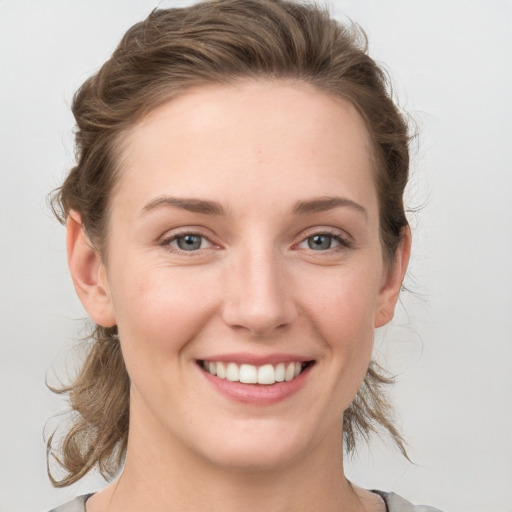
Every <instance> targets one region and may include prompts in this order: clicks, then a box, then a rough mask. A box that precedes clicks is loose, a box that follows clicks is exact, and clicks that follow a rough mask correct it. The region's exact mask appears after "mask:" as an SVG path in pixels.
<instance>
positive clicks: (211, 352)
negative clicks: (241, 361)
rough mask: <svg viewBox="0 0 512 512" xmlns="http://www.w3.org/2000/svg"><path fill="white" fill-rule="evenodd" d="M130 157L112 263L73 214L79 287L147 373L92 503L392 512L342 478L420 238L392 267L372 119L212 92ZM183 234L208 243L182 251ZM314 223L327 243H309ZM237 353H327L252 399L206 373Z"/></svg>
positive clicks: (334, 108)
mask: <svg viewBox="0 0 512 512" xmlns="http://www.w3.org/2000/svg"><path fill="white" fill-rule="evenodd" d="M121 154H122V169H123V170H122V175H121V178H120V181H119V183H118V186H117V187H116V189H115V191H114V194H113V197H112V201H111V212H110V219H109V228H108V234H107V249H106V253H105V254H103V257H100V256H99V255H98V253H97V252H96V251H94V250H93V249H92V248H91V244H90V242H89V241H88V240H87V238H86V236H85V234H84V232H83V231H82V229H81V223H80V216H79V214H78V213H76V212H72V213H71V215H70V217H69V220H68V253H69V265H70V269H71V273H72V276H73V280H74V284H75V287H76V290H77V292H78V295H79V296H80V299H81V300H82V303H83V304H84V306H85V308H86V309H87V311H88V313H89V315H90V316H91V318H92V319H93V320H94V321H95V322H97V323H98V324H101V325H104V326H112V325H116V324H117V326H118V329H119V334H120V343H121V346H122V350H123V355H124V358H125V362H126V366H127V370H128V373H129V375H130V378H131V397H130V414H131V416H130V434H129V443H128V451H127V457H126V465H125V469H124V471H123V473H122V475H121V477H120V478H119V479H118V480H117V481H116V482H114V483H113V484H111V485H110V486H109V487H108V488H107V489H106V490H104V491H102V492H100V493H98V494H96V495H95V496H93V497H92V498H91V499H90V500H89V501H88V503H87V509H88V511H89V512H97V511H107V510H108V511H109V512H112V511H117V510H124V511H132V510H133V511H135V510H144V509H151V510H153V511H157V512H159V511H164V510H180V511H189V510H190V511H201V510H209V511H212V510H213V511H216V510H219V511H220V510H222V511H224V512H225V511H228V512H229V511H235V510H236V511H239V510H240V509H243V510H246V511H247V510H248V511H252V510H254V511H256V510H257V511H260V510H262V509H264V510H269V511H276V512H278V511H285V510H294V511H308V512H311V511H315V510H322V511H331V510H332V511H334V510H337V511H339V510H351V511H361V510H372V511H377V510H384V509H383V502H382V500H381V499H380V498H378V497H377V496H375V495H373V494H371V493H369V492H367V491H364V490H361V489H357V488H354V487H352V486H351V485H350V484H349V483H348V482H347V481H346V479H345V478H344V476H343V461H342V453H343V450H342V429H343V424H342V413H343V411H344V410H345V409H346V408H347V407H348V405H349V404H350V402H351V401H352V399H353V397H354V396H355V394H356V392H357V390H358V388H359V386H360V384H361V382H362V380H363V378H364V375H365V372H366V368H367V366H368V363H369V361H370V358H371V352H372V346H373V336H374V329H375V328H376V327H379V326H382V325H384V324H386V323H387V322H389V320H390V319H391V318H392V316H393V311H394V307H395V304H396V300H397V297H398V293H399V290H400V285H401V282H402V279H403V276H404V273H405V270H406V266H407V261H408V257H409V247H410V236H409V232H408V231H407V232H406V233H405V236H404V241H403V242H402V244H401V245H400V247H399V249H398V251H397V254H396V257H395V259H394V261H393V262H392V264H389V262H387V261H385V260H384V256H383V250H382V247H381V245H380V238H379V210H378V199H377V192H376V188H375V180H374V171H373V169H372V159H371V144H370V141H369V135H368V132H367V130H366V128H365V125H364V123H363V121H362V119H361V117H360V116H359V115H358V114H357V112H356V111H355V109H354V108H353V107H352V106H351V105H350V104H349V103H347V102H345V101H343V100H340V99H335V98H331V97H329V96H327V95H325V94H324V93H321V92H318V91H316V90H315V89H313V88H312V87H309V86H307V85H304V84H290V83H282V82H271V81H268V82H266V81H263V82H241V83H240V84H238V85H236V86H229V87H228V86H203V87H199V88H196V89H193V90H190V91H187V92H186V93H184V94H182V95H181V96H179V97H177V98H175V99H173V100H172V101H170V102H168V103H167V104H164V105H163V106H161V107H159V108H157V109H156V110H154V111H153V112H152V113H150V114H149V115H148V116H147V117H146V118H144V119H143V120H142V121H140V122H139V123H138V124H137V125H135V126H134V127H133V128H132V129H131V130H130V131H129V132H128V133H127V134H126V135H125V137H124V140H123V142H122V151H121ZM164 198H165V199H164ZM169 198H172V200H170V199H169ZM326 198H338V199H337V200H336V201H337V202H336V201H331V202H330V203H328V202H326V201H325V199H326ZM339 198H342V201H339ZM183 199H186V201H185V202H183ZM190 199H194V200H195V202H194V201H192V202H191V201H190ZM197 200H199V201H210V202H215V205H216V206H215V208H217V210H218V209H222V213H220V212H219V211H212V208H210V210H209V211H204V210H205V209H204V204H203V203H201V205H202V210H201V211H191V210H197V209H198V208H197V204H198V203H197ZM334 203H336V204H334ZM320 204H321V205H322V208H320V207H319V205H320ZM300 205H302V206H300ZM187 233H188V234H190V233H191V234H195V235H196V236H201V237H203V238H198V239H197V240H199V242H200V248H199V249H197V250H192V251H185V250H182V249H180V245H179V244H182V245H183V241H184V239H183V238H179V237H183V236H184V235H186V234H187ZM318 234H320V235H321V236H322V235H323V236H324V238H323V239H322V240H323V241H324V242H327V245H328V243H329V242H330V244H331V246H330V247H327V248H325V246H322V249H321V250H315V248H314V247H316V246H314V244H313V248H312V247H311V243H312V241H313V238H312V237H313V236H315V235H318ZM177 237H178V238H177ZM232 353H237V354H240V353H242V354H248V355H250V356H269V355H272V354H276V353H280V354H282V353H286V354H291V355H293V356H297V357H303V358H305V359H307V360H311V361H314V364H313V365H312V366H311V367H310V369H309V371H308V373H307V375H304V376H303V377H305V378H304V383H303V385H302V386H301V387H300V389H299V390H298V391H297V392H295V393H294V394H292V395H291V396H289V397H287V398H285V399H283V400H279V401H278V402H277V403H272V404H266V405H261V404H259V403H258V404H254V403H240V402H238V401H235V400H233V399H231V398H229V397H226V396H225V395H223V394H222V393H219V391H218V390H217V389H216V388H215V387H214V386H212V385H211V383H210V382H209V381H208V379H207V378H205V374H204V372H203V370H201V368H200V367H199V365H198V360H203V359H206V360H210V359H212V358H215V356H216V355H218V354H232Z"/></svg>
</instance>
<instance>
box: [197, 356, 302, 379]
mask: <svg viewBox="0 0 512 512" xmlns="http://www.w3.org/2000/svg"><path fill="white" fill-rule="evenodd" d="M202 366H203V368H204V369H205V370H206V371H207V372H209V373H211V374H212V375H216V376H217V377H219V378H220V379H227V380H229V381H231V382H242V383H243V384H267V385H268V384H275V383H276V382H283V381H290V380H293V379H294V378H295V377H297V376H299V375H300V373H301V371H302V368H303V364H302V363H299V362H292V363H278V364H276V365H275V366H274V365H272V364H265V365H263V366H254V365H252V364H241V365H240V366H239V365H238V364H236V363H220V362H219V363H213V362H210V361H203V363H202Z"/></svg>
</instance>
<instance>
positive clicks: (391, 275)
mask: <svg viewBox="0 0 512 512" xmlns="http://www.w3.org/2000/svg"><path fill="white" fill-rule="evenodd" d="M410 255H411V230H410V229H409V226H406V227H404V228H403V231H402V238H401V240H400V244H399V245H398V247H397V249H396V253H395V258H394V260H393V261H392V263H391V265H390V267H389V268H388V269H387V271H386V273H385V280H384V284H383V286H382V288H381V289H380V292H379V297H378V302H377V313H376V315H375V327H382V326H383V325H386V324H387V323H388V322H390V321H391V320H392V319H393V316H394V314H395V306H396V302H397V300H398V296H399V294H400V290H401V289H402V282H403V280H404V276H405V272H406V270H407V265H408V263H409V257H410Z"/></svg>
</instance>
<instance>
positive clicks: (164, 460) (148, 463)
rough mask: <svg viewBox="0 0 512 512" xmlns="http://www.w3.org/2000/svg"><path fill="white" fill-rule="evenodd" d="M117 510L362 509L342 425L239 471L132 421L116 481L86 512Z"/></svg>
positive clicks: (308, 511) (328, 511)
mask: <svg viewBox="0 0 512 512" xmlns="http://www.w3.org/2000/svg"><path fill="white" fill-rule="evenodd" d="M156 440H158V441H156ZM121 510H123V512H135V511H140V510H152V511H153V512H164V511H166V512H167V511H169V510H179V511H180V512H189V511H190V512H192V511H193V512H203V511H204V512H206V511H208V512H220V511H222V512H239V511H240V510H243V511H244V512H261V510H266V511H269V512H284V511H289V510H293V511H294V512H311V511H316V510H321V511H322V512H331V511H332V512H335V511H336V512H339V511H342V510H350V511H354V512H356V511H360V510H363V506H362V505H361V499H360V495H359V493H356V492H355V491H354V489H353V488H352V486H351V485H350V484H349V482H348V481H347V480H346V479H345V477H344V473H343V447H342V423H341V421H340V422H339V425H336V426H335V428H333V430H332V432H330V433H329V434H328V435H327V436H326V438H324V439H323V440H322V441H321V442H320V443H319V445H318V446H315V447H314V448H312V449H311V450H310V451H309V452H308V453H305V454H303V455H302V456H301V457H300V458H297V459H296V460H291V461H288V462H287V463H286V464H282V465H279V466H277V467H270V468H268V467H266V468H261V467H259V468H250V469H246V468H242V469H241V468H233V467H226V466H219V464H214V463H212V462H211V461H208V460H205V458H204V457H201V456H200V455H198V454H196V453H194V452H192V451H190V450H189V449H188V448H187V447H184V446H183V443H180V442H178V441H177V440H174V439H167V442H166V443H162V437H161V436H158V435H155V431H154V430H152V431H151V432H150V431H148V430H145V429H144V428H142V426H140V425H138V424H137V422H136V420H135V419H134V418H132V419H131V422H130V437H129V441H128V449H127V455H126V463H125V467H124V469H123V472H122V474H121V476H120V477H119V479H118V480H117V481H115V482H114V483H113V484H111V486H109V487H108V488H107V489H106V490H105V491H102V492H101V493H99V494H97V495H95V496H94V497H93V498H91V500H89V502H88V503H87V512H117V511H121Z"/></svg>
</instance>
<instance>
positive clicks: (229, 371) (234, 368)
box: [226, 363, 240, 382]
mask: <svg viewBox="0 0 512 512" xmlns="http://www.w3.org/2000/svg"><path fill="white" fill-rule="evenodd" d="M226 379H228V380H230V381H231V382H238V381H239V380H240V371H239V370H238V365H237V364H236V363H228V366H227V368H226Z"/></svg>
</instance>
